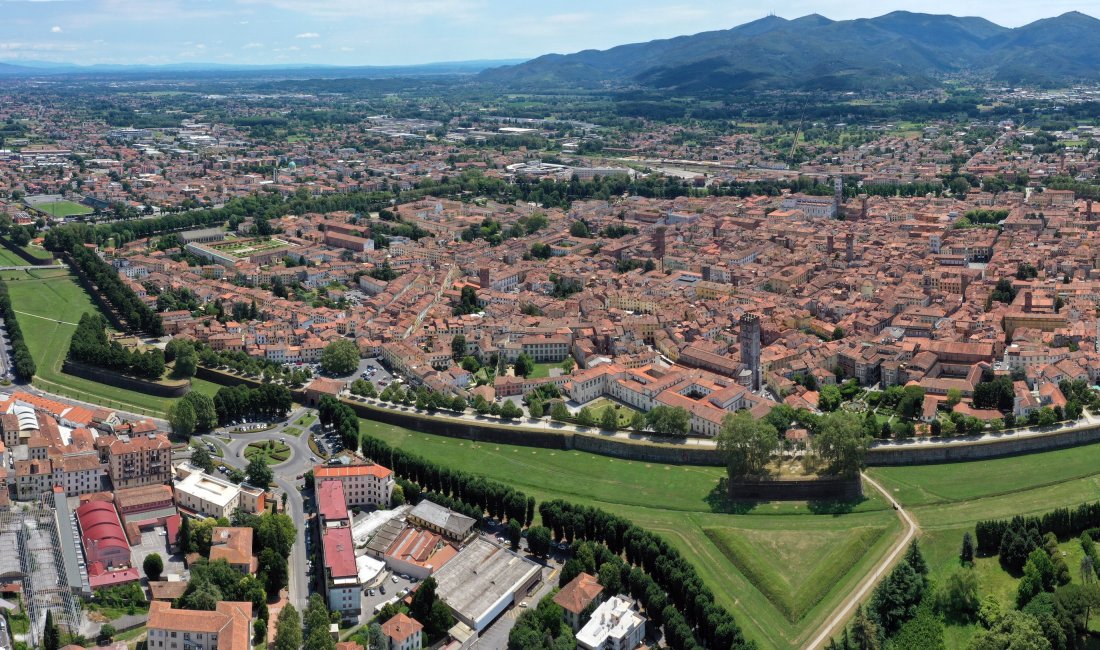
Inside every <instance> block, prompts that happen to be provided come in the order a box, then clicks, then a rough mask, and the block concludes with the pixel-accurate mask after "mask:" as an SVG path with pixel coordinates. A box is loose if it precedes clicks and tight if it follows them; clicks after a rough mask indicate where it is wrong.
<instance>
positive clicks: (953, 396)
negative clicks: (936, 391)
mask: <svg viewBox="0 0 1100 650" xmlns="http://www.w3.org/2000/svg"><path fill="white" fill-rule="evenodd" d="M962 397H963V394H962V391H961V390H959V389H958V388H949V389H948V390H947V402H946V403H947V408H948V410H950V409H953V408H955V405H956V404H958V403H959V402H961V401H962Z"/></svg>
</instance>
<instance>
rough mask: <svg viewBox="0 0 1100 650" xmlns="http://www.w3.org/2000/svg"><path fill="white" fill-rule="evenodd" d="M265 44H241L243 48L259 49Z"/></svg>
mask: <svg viewBox="0 0 1100 650" xmlns="http://www.w3.org/2000/svg"><path fill="white" fill-rule="evenodd" d="M263 46H264V44H263V43H248V44H245V45H242V46H241V49H242V50H258V49H260V48H262V47H263Z"/></svg>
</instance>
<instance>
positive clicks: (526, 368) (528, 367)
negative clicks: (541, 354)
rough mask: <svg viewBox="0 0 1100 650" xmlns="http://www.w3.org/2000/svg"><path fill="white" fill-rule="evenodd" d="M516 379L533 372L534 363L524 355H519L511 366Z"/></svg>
mask: <svg viewBox="0 0 1100 650" xmlns="http://www.w3.org/2000/svg"><path fill="white" fill-rule="evenodd" d="M512 369H513V370H514V371H515V373H516V376H517V377H526V376H528V375H530V374H531V373H532V372H534V370H535V362H534V361H533V360H532V359H531V357H529V356H527V355H526V354H521V355H519V357H518V358H517V359H516V362H515V363H514V364H513V365H512Z"/></svg>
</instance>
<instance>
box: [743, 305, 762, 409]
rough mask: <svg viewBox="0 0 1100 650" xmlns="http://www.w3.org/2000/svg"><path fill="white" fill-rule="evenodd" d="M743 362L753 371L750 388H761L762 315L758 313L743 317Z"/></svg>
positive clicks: (756, 389)
mask: <svg viewBox="0 0 1100 650" xmlns="http://www.w3.org/2000/svg"><path fill="white" fill-rule="evenodd" d="M741 363H743V364H745V365H746V366H748V369H749V372H750V373H752V378H751V379H750V381H749V390H752V391H758V390H760V317H759V316H757V315H756V314H745V315H744V316H742V317H741Z"/></svg>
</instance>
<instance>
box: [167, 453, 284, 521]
mask: <svg viewBox="0 0 1100 650" xmlns="http://www.w3.org/2000/svg"><path fill="white" fill-rule="evenodd" d="M176 474H177V478H176V480H175V481H174V483H173V485H172V490H173V493H174V494H175V497H176V505H178V506H180V507H181V508H184V509H186V510H190V511H191V512H194V513H197V514H200V515H204V516H206V517H225V518H227V519H228V518H229V517H230V516H232V514H233V512H234V511H235V510H237V508H240V509H242V510H244V511H245V512H250V513H253V514H259V513H260V512H261V511H262V510H263V507H264V491H263V490H262V489H260V488H256V487H252V486H250V485H237V484H235V483H232V482H230V481H227V480H225V479H223V478H219V477H217V476H213V475H211V474H207V473H206V472H204V471H203V470H201V469H199V468H197V467H195V466H193V465H191V464H190V463H181V464H180V465H179V466H178V467H177V468H176Z"/></svg>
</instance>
